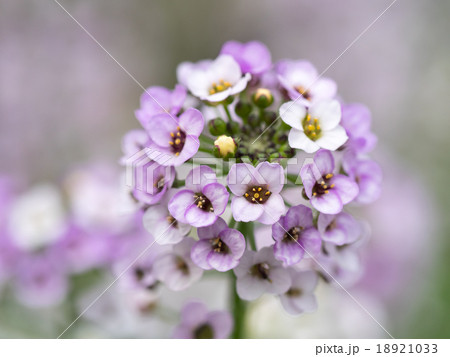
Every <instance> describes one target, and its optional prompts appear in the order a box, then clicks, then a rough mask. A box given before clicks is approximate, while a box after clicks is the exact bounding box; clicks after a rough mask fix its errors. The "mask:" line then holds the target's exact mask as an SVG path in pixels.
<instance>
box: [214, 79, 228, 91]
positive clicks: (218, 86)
mask: <svg viewBox="0 0 450 357" xmlns="http://www.w3.org/2000/svg"><path fill="white" fill-rule="evenodd" d="M230 87H231V83H230V82H227V81H224V80H223V79H221V80H220V81H219V84H217V83H216V82H213V84H212V85H211V89H210V90H209V94H216V93H219V92H223V91H224V90H226V89H228V88H230Z"/></svg>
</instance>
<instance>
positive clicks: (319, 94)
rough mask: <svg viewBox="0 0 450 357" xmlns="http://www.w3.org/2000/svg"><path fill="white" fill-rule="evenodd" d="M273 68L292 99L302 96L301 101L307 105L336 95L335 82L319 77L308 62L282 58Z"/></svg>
mask: <svg viewBox="0 0 450 357" xmlns="http://www.w3.org/2000/svg"><path fill="white" fill-rule="evenodd" d="M275 70H276V72H277V74H278V80H279V81H280V84H281V86H282V87H283V88H284V89H286V91H287V93H288V95H289V97H290V98H291V99H292V100H296V99H297V98H299V97H302V98H301V102H302V103H304V104H305V105H309V104H310V103H313V102H316V101H319V100H322V99H325V100H329V99H333V98H334V97H335V96H336V91H337V86H336V83H335V82H334V81H332V80H331V79H329V78H319V74H318V73H317V70H316V69H315V67H314V66H313V65H312V64H311V63H310V62H307V61H291V60H283V61H280V62H278V63H277V64H276V66H275Z"/></svg>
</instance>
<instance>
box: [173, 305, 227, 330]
mask: <svg viewBox="0 0 450 357" xmlns="http://www.w3.org/2000/svg"><path fill="white" fill-rule="evenodd" d="M232 327H233V319H232V318H231V315H230V314H229V313H228V312H226V311H208V309H207V307H206V306H205V305H204V304H202V303H200V302H190V303H188V304H186V305H185V306H183V309H182V310H181V321H180V323H179V325H178V326H177V327H176V328H175V330H174V332H173V335H172V337H173V338H196V339H209V338H227V337H228V336H229V335H230V333H231V329H232Z"/></svg>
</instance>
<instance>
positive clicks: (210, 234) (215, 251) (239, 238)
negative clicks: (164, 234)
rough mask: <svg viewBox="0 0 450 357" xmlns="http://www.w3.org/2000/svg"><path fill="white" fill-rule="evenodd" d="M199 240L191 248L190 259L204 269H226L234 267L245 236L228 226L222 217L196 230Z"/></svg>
mask: <svg viewBox="0 0 450 357" xmlns="http://www.w3.org/2000/svg"><path fill="white" fill-rule="evenodd" d="M197 233H198V237H199V238H200V240H199V241H198V242H196V243H195V244H194V246H193V247H192V250H191V258H192V261H193V262H194V263H195V264H197V265H198V266H199V267H200V268H202V269H205V270H210V269H216V270H218V271H227V270H230V269H233V268H235V267H236V266H237V265H238V264H239V260H240V258H241V257H242V255H243V254H244V251H245V238H244V236H243V235H242V233H241V232H239V231H238V230H236V229H230V228H228V226H227V224H226V223H225V221H224V220H223V219H222V218H218V219H217V221H216V222H215V223H214V224H213V225H211V226H208V227H201V228H199V229H198V230H197Z"/></svg>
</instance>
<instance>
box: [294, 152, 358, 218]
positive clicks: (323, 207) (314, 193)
mask: <svg viewBox="0 0 450 357" xmlns="http://www.w3.org/2000/svg"><path fill="white" fill-rule="evenodd" d="M334 170H335V167H334V158H333V155H332V154H331V152H330V151H327V150H319V151H318V152H317V153H316V154H315V155H314V163H313V164H307V165H305V166H303V167H302V169H301V171H300V176H301V178H302V181H303V185H304V189H305V192H306V196H308V198H309V199H310V200H311V205H312V206H313V207H314V208H315V209H317V210H318V211H319V212H322V213H326V214H337V213H339V212H341V211H342V208H343V207H344V205H345V204H347V203H349V202H351V201H352V200H354V199H355V197H356V196H357V195H358V185H357V184H356V183H355V182H354V181H353V180H352V179H351V178H349V177H348V176H345V175H341V174H337V175H336V174H334V173H333V172H334Z"/></svg>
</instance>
